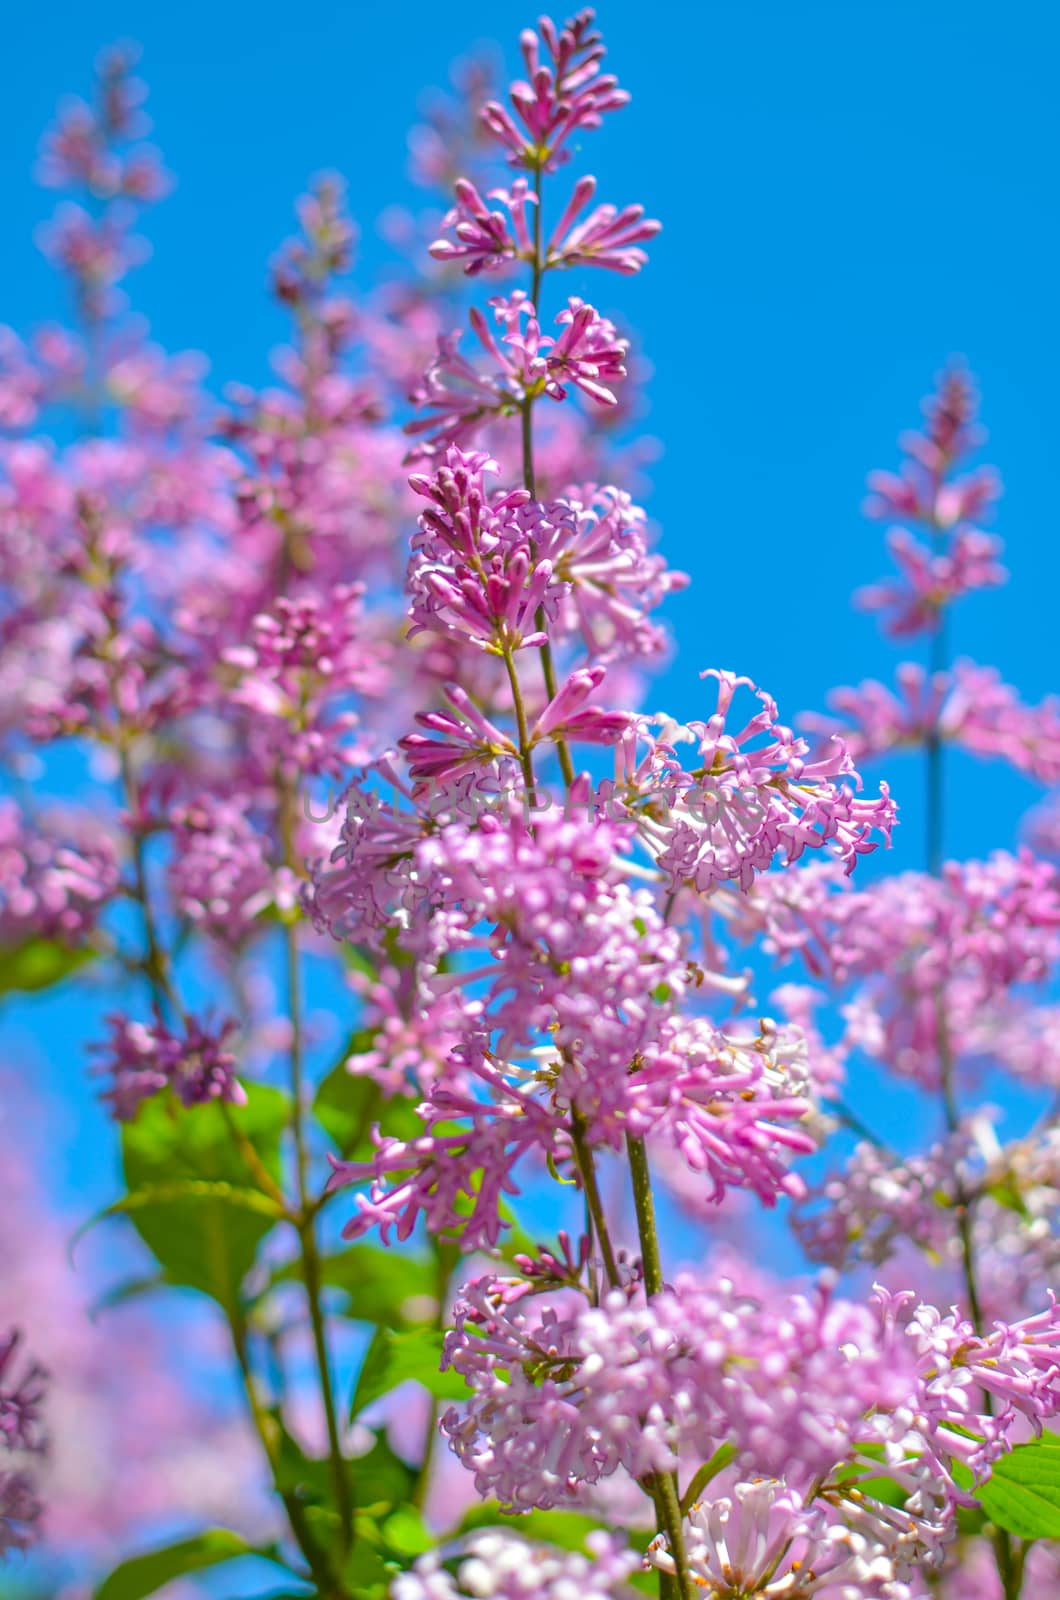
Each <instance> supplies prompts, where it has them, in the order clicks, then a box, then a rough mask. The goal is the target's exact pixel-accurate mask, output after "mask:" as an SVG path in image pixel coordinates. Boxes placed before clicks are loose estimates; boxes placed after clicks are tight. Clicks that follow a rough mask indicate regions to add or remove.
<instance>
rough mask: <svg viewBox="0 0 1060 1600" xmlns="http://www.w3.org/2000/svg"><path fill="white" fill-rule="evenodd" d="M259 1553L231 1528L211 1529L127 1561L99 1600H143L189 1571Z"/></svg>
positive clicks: (104, 1587)
mask: <svg viewBox="0 0 1060 1600" xmlns="http://www.w3.org/2000/svg"><path fill="white" fill-rule="evenodd" d="M255 1553H256V1552H255V1551H254V1548H253V1546H252V1545H249V1544H248V1543H247V1541H246V1540H245V1539H242V1538H240V1536H239V1534H238V1533H230V1532H229V1531H228V1529H227V1528H210V1529H209V1530H208V1531H207V1532H206V1533H200V1534H197V1535H196V1537H195V1538H194V1539H182V1540H181V1541H180V1543H179V1544H169V1545H165V1546H164V1547H163V1548H162V1549H160V1550H150V1551H148V1552H147V1554H146V1555H142V1556H133V1557H132V1559H131V1560H129V1561H123V1562H122V1564H121V1566H120V1567H115V1569H114V1571H113V1572H112V1573H111V1574H110V1576H109V1577H108V1578H104V1580H103V1582H102V1583H101V1584H100V1586H99V1588H98V1589H97V1590H96V1592H95V1600H142V1596H144V1595H148V1594H155V1593H156V1592H157V1591H158V1590H159V1589H161V1588H162V1587H163V1585H164V1584H167V1583H169V1582H170V1580H171V1579H173V1578H179V1577H182V1576H183V1575H184V1574H185V1573H187V1572H201V1571H202V1569H203V1568H204V1567H216V1566H218V1565H220V1563H221V1562H222V1561H232V1560H234V1559H235V1557H236V1556H246V1555H254V1554H255Z"/></svg>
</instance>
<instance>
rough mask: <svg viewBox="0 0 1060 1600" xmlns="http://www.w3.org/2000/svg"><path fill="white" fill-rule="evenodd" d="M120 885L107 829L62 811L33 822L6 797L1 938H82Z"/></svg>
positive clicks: (1, 831)
mask: <svg viewBox="0 0 1060 1600" xmlns="http://www.w3.org/2000/svg"><path fill="white" fill-rule="evenodd" d="M118 884H119V868H118V860H117V856H116V854H115V851H114V847H113V845H112V843H111V841H110V839H109V838H108V837H107V835H106V834H105V833H104V832H103V831H102V829H97V828H96V827H94V826H93V825H92V824H91V823H86V821H85V820H84V819H82V818H76V819H75V818H69V819H64V818H62V817H61V816H58V815H55V816H53V817H50V818H48V817H45V818H42V819H39V820H38V821H37V822H36V824H35V825H31V824H30V822H29V819H28V818H27V817H26V816H24V815H23V814H22V812H21V811H20V810H19V808H18V806H17V805H16V804H15V802H14V801H13V800H0V942H3V943H6V944H14V943H20V942H22V941H24V940H26V939H30V938H44V939H60V940H63V941H64V942H66V943H70V944H76V943H78V942H82V941H84V940H86V939H87V938H89V937H90V936H91V934H92V932H93V931H94V929H95V928H96V926H97V924H98V921H99V918H100V916H101V915H102V913H103V912H104V911H105V910H106V908H107V907H108V906H109V905H110V904H111V902H112V901H113V899H114V896H115V894H116V892H117V890H118Z"/></svg>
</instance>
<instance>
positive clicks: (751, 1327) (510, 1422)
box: [442, 1277, 915, 1508]
mask: <svg viewBox="0 0 1060 1600" xmlns="http://www.w3.org/2000/svg"><path fill="white" fill-rule="evenodd" d="M899 1357H902V1359H899ZM445 1360H446V1362H447V1364H449V1365H452V1366H453V1367H454V1368H455V1369H456V1370H457V1371H459V1372H460V1373H462V1374H463V1376H464V1377H465V1379H466V1380H467V1382H468V1383H469V1385H470V1387H471V1390H472V1394H471V1397H470V1400H469V1402H468V1405H467V1406H466V1408H464V1409H459V1408H457V1407H453V1408H452V1409H451V1410H450V1411H448V1412H447V1413H446V1414H445V1416H444V1417H443V1419H442V1427H443V1431H444V1432H445V1433H446V1435H447V1436H448V1438H449V1440H450V1444H451V1447H452V1448H453V1449H454V1450H455V1451H456V1453H457V1455H458V1456H459V1457H460V1458H461V1460H462V1461H463V1462H464V1464H465V1466H467V1467H468V1468H469V1470H471V1471H472V1472H473V1473H474V1475H475V1481H476V1486H477V1487H478V1490H479V1492H480V1494H483V1495H495V1496H497V1497H498V1498H499V1499H500V1500H501V1502H502V1503H503V1504H507V1505H511V1506H513V1507H515V1508H526V1507H528V1506H531V1505H539V1506H550V1505H556V1504H564V1503H572V1502H575V1501H576V1500H577V1498H578V1496H579V1494H580V1493H581V1491H582V1490H583V1489H584V1488H585V1487H586V1486H591V1485H593V1484H595V1483H597V1482H599V1481H600V1480H602V1479H605V1478H607V1477H609V1476H611V1475H612V1474H613V1473H615V1472H616V1471H618V1470H619V1468H622V1469H624V1470H625V1471H627V1472H629V1473H630V1474H632V1475H633V1476H634V1477H640V1476H643V1475H644V1474H645V1473H647V1472H651V1471H655V1470H672V1469H673V1468H674V1467H675V1466H676V1465H677V1461H678V1458H679V1457H680V1458H683V1459H693V1460H695V1461H697V1462H700V1461H706V1460H709V1459H710V1457H711V1456H712V1454H713V1453H714V1451H715V1450H716V1449H717V1448H718V1446H719V1445H720V1444H722V1443H724V1442H726V1441H728V1442H731V1443H732V1444H733V1445H735V1447H736V1452H737V1458H738V1463H739V1464H740V1465H741V1466H746V1467H747V1468H750V1470H751V1471H752V1472H754V1473H763V1474H770V1475H776V1474H778V1473H783V1474H784V1475H785V1477H786V1478H787V1480H788V1481H789V1483H792V1484H793V1485H794V1486H796V1487H798V1486H799V1485H800V1484H802V1485H803V1486H806V1485H808V1484H809V1483H810V1482H811V1481H812V1480H813V1479H814V1478H815V1477H819V1476H821V1475H822V1474H827V1473H828V1472H830V1471H831V1469H832V1468H833V1467H834V1466H836V1465H837V1464H839V1463H841V1462H843V1461H844V1460H847V1459H850V1458H852V1457H853V1455H854V1454H855V1453H856V1451H857V1450H858V1449H859V1448H860V1442H859V1441H860V1439H861V1435H862V1430H863V1429H864V1427H865V1420H864V1419H865V1414H866V1412H871V1411H872V1409H873V1407H874V1406H883V1407H890V1406H892V1405H896V1404H898V1403H899V1401H900V1400H901V1399H902V1398H903V1397H904V1396H905V1395H906V1394H907V1393H908V1392H909V1385H910V1384H912V1383H913V1382H914V1381H915V1375H914V1371H913V1363H912V1358H911V1357H904V1356H902V1352H901V1351H899V1352H897V1354H896V1352H895V1351H894V1350H885V1348H884V1341H883V1339H882V1338H881V1334H880V1326H879V1320H878V1318H877V1317H876V1316H875V1315H874V1314H873V1313H872V1312H870V1311H869V1310H868V1309H866V1308H864V1307H856V1306H854V1305H852V1304H850V1303H848V1302H843V1301H832V1300H831V1299H830V1297H829V1296H828V1295H827V1294H818V1295H817V1296H816V1297H814V1298H812V1299H810V1298H805V1297H800V1296H792V1297H783V1296H780V1295H777V1296H776V1297H775V1299H774V1300H773V1302H772V1303H760V1302H757V1301H755V1300H754V1299H753V1298H751V1297H748V1296H742V1295H741V1294H740V1293H739V1292H738V1290H737V1289H736V1288H735V1286H734V1285H733V1284H732V1283H731V1282H730V1281H721V1282H719V1283H717V1284H714V1285H712V1286H710V1287H709V1288H708V1287H706V1286H704V1285H702V1284H700V1283H698V1282H696V1281H695V1280H693V1279H692V1278H690V1277H682V1278H679V1279H678V1280H677V1281H676V1282H675V1284H674V1285H673V1287H672V1288H670V1289H667V1290H665V1291H664V1292H663V1293H662V1294H661V1295H657V1296H656V1297H655V1298H654V1299H653V1300H652V1301H650V1302H649V1303H647V1304H645V1303H644V1302H643V1301H641V1300H639V1299H638V1298H637V1297H636V1296H635V1295H634V1294H633V1292H632V1291H628V1292H627V1291H625V1290H614V1291H612V1292H610V1293H609V1294H608V1295H607V1296H606V1297H605V1299H604V1301H603V1302H602V1303H601V1305H600V1306H591V1305H585V1304H584V1302H583V1303H582V1304H581V1306H580V1308H579V1305H578V1301H577V1299H576V1298H575V1297H568V1298H567V1299H565V1300H563V1301H562V1302H557V1303H551V1302H550V1303H546V1304H541V1303H540V1297H539V1296H527V1297H523V1298H519V1299H518V1300H516V1301H515V1302H514V1303H513V1301H512V1298H511V1296H510V1294H509V1293H507V1292H506V1290H505V1288H504V1286H503V1285H498V1284H497V1283H496V1281H495V1280H494V1279H492V1278H484V1279H480V1280H476V1282H474V1283H472V1284H469V1285H467V1286H466V1287H465V1289H464V1291H463V1292H462V1297H461V1299H460V1300H459V1301H458V1303H457V1306H456V1320H455V1326H454V1328H453V1329H452V1331H451V1332H450V1333H448V1334H447V1335H446V1344H445Z"/></svg>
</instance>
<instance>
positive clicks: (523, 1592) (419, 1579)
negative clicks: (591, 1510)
mask: <svg viewBox="0 0 1060 1600" xmlns="http://www.w3.org/2000/svg"><path fill="white" fill-rule="evenodd" d="M585 1550H586V1553H585V1554H584V1555H583V1554H582V1553H581V1552H580V1551H570V1550H556V1549H553V1548H552V1547H551V1546H549V1545H543V1544H535V1543H531V1542H530V1541H528V1540H526V1539H523V1538H521V1537H520V1536H519V1535H518V1534H517V1533H514V1532H509V1531H508V1529H506V1528H505V1529H500V1528H485V1529H483V1530H482V1531H481V1532H479V1533H474V1534H471V1535H470V1536H469V1537H468V1538H467V1539H466V1540H464V1541H463V1542H462V1543H461V1544H460V1545H459V1546H458V1547H457V1548H456V1549H454V1550H449V1549H445V1548H443V1549H441V1550H433V1551H431V1552H430V1553H429V1554H428V1555H425V1556H420V1557H419V1559H418V1560H417V1561H416V1562H415V1563H414V1564H413V1566H412V1567H411V1568H410V1570H409V1571H408V1572H404V1573H401V1574H400V1575H399V1576H398V1577H396V1578H395V1579H394V1581H393V1583H392V1584H391V1587H390V1594H391V1596H392V1600H462V1597H463V1596H479V1597H481V1596H485V1595H489V1596H490V1597H492V1600H571V1597H572V1596H574V1595H580V1596H582V1597H584V1600H613V1597H614V1596H615V1595H616V1594H620V1593H622V1592H623V1585H624V1582H625V1580H626V1579H627V1578H628V1577H630V1576H631V1575H632V1574H633V1573H634V1572H636V1571H637V1570H638V1569H639V1568H640V1565H641V1561H640V1556H639V1555H638V1554H637V1553H636V1551H631V1550H630V1549H628V1548H627V1546H626V1545H625V1544H624V1543H623V1541H622V1540H621V1539H620V1538H619V1537H618V1536H617V1535H615V1534H610V1533H604V1532H602V1531H599V1532H592V1533H589V1534H587V1535H586V1539H585ZM451 1568H452V1569H453V1570H452V1571H450V1569H451Z"/></svg>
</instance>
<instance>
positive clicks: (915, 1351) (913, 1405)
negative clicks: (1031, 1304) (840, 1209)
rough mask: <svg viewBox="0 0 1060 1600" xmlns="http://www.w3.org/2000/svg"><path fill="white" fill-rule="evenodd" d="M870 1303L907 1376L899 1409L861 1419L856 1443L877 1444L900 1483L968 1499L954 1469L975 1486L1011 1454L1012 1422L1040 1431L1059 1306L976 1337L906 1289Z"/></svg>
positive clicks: (1053, 1392)
mask: <svg viewBox="0 0 1060 1600" xmlns="http://www.w3.org/2000/svg"><path fill="white" fill-rule="evenodd" d="M876 1299H877V1301H878V1303H879V1306H880V1311H881V1315H882V1318H883V1324H884V1328H885V1332H886V1337H887V1339H888V1342H889V1343H890V1344H891V1346H892V1349H893V1351H894V1355H895V1358H896V1359H897V1360H907V1359H908V1357H909V1356H910V1354H911V1355H912V1358H913V1360H914V1362H915V1369H916V1380H915V1385H914V1387H913V1388H912V1390H911V1391H910V1395H909V1399H908V1402H907V1403H906V1404H905V1405H902V1406H898V1407H897V1408H895V1409H894V1410H893V1411H892V1412H884V1411H882V1410H881V1411H879V1412H878V1413H876V1414H875V1415H874V1416H873V1417H871V1418H870V1419H868V1422H867V1427H866V1434H865V1438H866V1439H867V1440H869V1441H872V1440H874V1439H875V1440H878V1441H879V1442H880V1443H881V1444H882V1445H883V1448H884V1460H885V1461H886V1463H887V1469H888V1472H889V1473H890V1474H891V1475H892V1476H893V1477H894V1478H895V1479H896V1480H897V1481H898V1482H899V1483H900V1484H903V1485H908V1486H909V1488H910V1489H911V1490H912V1491H915V1490H916V1489H917V1488H918V1487H920V1486H921V1485H922V1484H923V1481H924V1480H925V1478H927V1477H928V1476H930V1475H932V1474H933V1475H935V1476H936V1477H937V1479H938V1480H939V1482H940V1484H941V1485H942V1487H943V1489H944V1492H945V1493H946V1495H947V1497H948V1498H949V1499H950V1500H951V1501H952V1502H953V1503H954V1504H964V1503H968V1495H967V1492H966V1490H964V1489H963V1488H962V1487H961V1485H960V1483H959V1482H958V1473H959V1472H960V1469H962V1468H963V1469H964V1470H966V1471H967V1472H970V1473H971V1474H972V1477H973V1478H974V1479H975V1481H976V1482H981V1481H982V1480H983V1479H984V1478H985V1477H986V1476H987V1475H988V1473H989V1469H990V1467H991V1465H992V1464H993V1462H994V1461H996V1460H997V1459H998V1457H999V1456H1000V1455H1002V1454H1004V1453H1005V1451H1007V1450H1009V1449H1011V1447H1012V1443H1013V1439H1012V1438H1011V1436H1010V1435H1011V1430H1012V1427H1013V1424H1014V1422H1016V1421H1017V1419H1021V1420H1023V1421H1025V1422H1028V1423H1030V1425H1031V1426H1032V1427H1033V1428H1034V1430H1035V1432H1040V1431H1041V1429H1042V1426H1043V1424H1044V1423H1045V1422H1046V1421H1047V1420H1048V1419H1049V1418H1051V1417H1053V1416H1055V1415H1056V1412H1057V1410H1058V1409H1060V1307H1057V1305H1056V1304H1055V1302H1053V1301H1050V1304H1049V1306H1048V1307H1047V1309H1046V1310H1044V1311H1039V1312H1037V1313H1036V1314H1034V1315H1033V1316H1029V1317H1026V1318H1024V1319H1023V1320H1022V1321H1019V1322H1013V1323H1006V1322H998V1323H997V1324H996V1325H995V1326H994V1328H993V1329H992V1331H991V1332H989V1333H986V1334H978V1333H976V1331H975V1329H974V1328H973V1326H972V1324H971V1323H970V1322H968V1321H967V1320H966V1319H965V1318H964V1317H962V1316H960V1315H959V1314H958V1313H957V1312H956V1311H951V1312H950V1313H948V1314H946V1315H943V1313H942V1312H940V1311H939V1310H937V1309H936V1307H934V1306H930V1305H923V1304H920V1305H918V1304H916V1296H915V1295H914V1294H912V1293H911V1292H908V1291H901V1292H899V1293H897V1294H892V1293H890V1292H889V1291H887V1290H885V1289H882V1288H878V1289H877V1290H876ZM984 1391H985V1394H986V1395H988V1396H990V1398H991V1402H992V1405H991V1409H990V1410H988V1409H987V1407H986V1404H985V1403H984V1399H983V1395H984Z"/></svg>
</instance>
